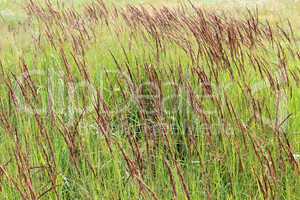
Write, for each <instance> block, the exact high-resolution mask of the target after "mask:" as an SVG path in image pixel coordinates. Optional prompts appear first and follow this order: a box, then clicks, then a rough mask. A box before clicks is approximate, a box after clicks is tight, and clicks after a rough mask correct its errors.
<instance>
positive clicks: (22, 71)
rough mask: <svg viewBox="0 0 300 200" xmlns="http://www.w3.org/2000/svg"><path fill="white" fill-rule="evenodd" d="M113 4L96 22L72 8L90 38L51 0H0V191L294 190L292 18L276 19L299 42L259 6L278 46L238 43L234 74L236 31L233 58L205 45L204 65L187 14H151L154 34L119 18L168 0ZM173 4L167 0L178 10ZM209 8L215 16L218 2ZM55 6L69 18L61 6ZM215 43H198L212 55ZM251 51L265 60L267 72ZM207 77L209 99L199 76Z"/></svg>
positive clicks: (278, 194)
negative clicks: (179, 17)
mask: <svg viewBox="0 0 300 200" xmlns="http://www.w3.org/2000/svg"><path fill="white" fill-rule="evenodd" d="M33 2H37V1H33ZM105 2H106V5H108V10H109V11H108V12H109V13H108V15H107V18H105V17H103V18H101V19H100V18H99V19H97V20H96V19H94V18H92V17H91V19H93V20H95V21H93V20H90V21H89V20H87V19H88V17H87V16H86V12H84V6H83V5H89V3H88V1H84V0H77V1H76V3H75V5H69V4H68V3H67V4H68V5H69V6H70V7H68V9H69V8H70V9H72V10H75V11H77V12H78V13H79V14H78V19H80V20H83V21H84V22H85V24H84V26H82V27H81V28H83V27H84V28H86V31H87V33H88V34H86V32H85V31H83V30H82V29H80V31H78V29H76V28H74V27H75V25H74V22H76V20H74V18H72V17H71V18H70V21H68V20H65V19H60V20H57V21H55V20H53V19H54V18H55V16H54V14H53V13H51V12H49V10H48V9H46V10H45V11H43V12H41V13H43V14H44V15H42V17H41V15H39V14H40V12H33V13H31V14H30V13H27V14H26V12H25V8H23V6H24V5H25V3H24V1H18V4H14V3H12V2H11V1H3V2H1V0H0V14H1V16H2V20H1V21H0V23H1V24H2V25H3V26H2V27H1V28H0V30H1V31H2V32H3V37H1V38H0V61H1V67H0V152H2V153H1V154H0V199H7V200H10V199H26V200H27V199H39V198H40V199H66V200H70V199H91V200H92V199H93V200H94V199H116V200H117V199H122V200H123V199H124V200H126V199H128V200H130V199H155V198H157V199H172V198H173V199H195V200H198V199H224V200H225V199H226V200H227V199H228V200H229V199H291V200H294V199H299V197H300V190H299V188H300V178H299V173H300V171H299V160H296V159H294V160H293V157H296V155H297V154H298V155H299V154H300V143H299V139H300V137H299V133H298V132H299V131H300V127H299V125H298V124H299V120H300V118H299V117H300V116H299V113H298V108H299V103H300V102H299V97H300V96H299V95H300V93H299V83H300V81H299V80H297V78H293V74H295V75H296V77H297V76H299V71H298V69H299V67H298V66H299V64H300V60H299V58H297V57H296V56H293V54H292V53H291V52H293V53H298V52H299V51H298V46H297V41H298V38H296V41H294V40H292V39H291V38H292V34H291V33H290V32H289V31H290V30H289V27H288V24H287V23H286V22H285V21H283V22H280V23H279V27H283V30H285V31H286V32H287V33H288V37H289V39H290V40H292V41H291V42H288V41H287V39H286V38H285V37H284V35H283V34H282V33H281V32H280V31H279V29H278V27H277V26H276V24H275V22H273V21H276V19H277V18H276V17H273V16H274V15H275V14H274V13H273V14H272V15H271V16H270V15H268V12H269V11H267V9H266V10H262V11H261V13H262V14H261V17H260V19H259V22H261V23H262V24H260V25H259V29H260V30H266V24H265V21H264V20H265V19H270V21H271V27H272V28H273V31H274V41H272V40H270V39H268V38H266V37H265V36H264V35H263V34H262V35H259V36H254V40H255V42H254V43H255V45H254V46H252V47H249V46H248V45H247V44H246V42H245V43H243V42H241V40H240V39H237V41H238V42H241V43H240V44H241V45H242V46H241V48H240V49H239V50H241V51H242V54H243V55H244V56H245V59H244V62H245V63H244V69H243V70H244V71H240V70H241V69H242V66H241V65H240V64H236V63H235V60H234V59H236V60H238V61H241V60H240V59H241V58H240V57H239V56H237V57H234V56H232V55H231V52H230V49H231V47H230V45H229V44H228V43H227V42H226V41H227V37H226V36H227V35H226V34H228V32H224V34H225V36H224V37H221V39H220V42H221V43H222V45H223V46H222V49H223V52H222V53H224V55H228V58H229V60H228V65H227V66H226V65H222V64H220V63H218V61H212V60H211V58H210V56H211V54H209V53H208V52H206V51H205V49H202V51H203V52H205V53H206V54H203V56H202V57H199V59H198V60H197V59H195V58H192V57H193V56H191V55H192V53H191V52H193V53H194V55H195V57H196V56H197V50H198V49H197V48H198V47H199V46H197V44H198V43H197V40H196V39H195V37H194V35H193V33H192V31H191V30H189V29H188V24H184V22H183V21H181V22H182V24H181V25H182V26H180V25H179V24H177V23H176V22H174V24H171V25H169V26H170V27H169V26H168V25H165V26H163V25H159V24H158V21H155V23H154V25H153V24H152V25H153V26H152V27H154V28H156V29H155V30H156V31H158V32H154V33H153V32H151V29H147V28H149V27H151V26H150V25H149V26H148V25H142V24H141V21H142V20H145V19H146V17H145V15H142V14H141V12H140V13H139V14H141V15H142V17H141V18H135V17H133V19H132V20H133V21H132V22H136V23H137V24H136V25H135V26H133V25H132V26H130V25H129V24H128V23H126V20H125V19H124V18H123V17H122V15H121V14H120V13H123V14H125V15H126V14H128V16H129V15H131V14H132V12H130V11H128V10H127V11H126V10H123V9H122V8H124V7H125V4H128V3H129V4H132V5H134V4H139V3H144V4H146V5H148V3H152V4H154V5H156V6H157V7H158V8H160V6H161V5H162V3H161V2H160V1H143V2H142V1H128V0H126V1H125V0H124V1H122V2H121V1H120V2H118V3H115V2H114V1H105ZM176 2H177V1H172V2H171V1H170V2H169V1H168V2H167V3H166V5H167V6H169V9H173V8H176V6H177V5H178V4H176ZM111 3H115V4H117V5H116V6H117V7H118V9H119V10H118V12H119V15H118V16H114V14H113V13H114V10H113V9H112V8H113V7H112V4H111ZM223 3H224V2H223ZM204 4H205V6H207V7H206V9H207V12H210V13H212V14H215V13H219V11H215V9H217V10H218V9H221V8H222V6H220V7H217V6H215V4H214V3H212V2H211V1H207V2H205V3H204ZM295 5H296V4H295ZM73 6H74V7H73ZM42 7H43V8H45V5H44V4H43V6H42ZM216 7H217V8H216ZM52 8H53V9H55V10H56V11H57V13H58V15H59V16H60V17H61V16H63V15H62V12H63V11H65V10H64V8H58V7H57V5H55V4H53V5H52ZM147 8H148V9H150V8H149V7H147ZM186 9H187V10H186V12H187V13H185V14H184V16H185V17H186V18H185V19H188V20H191V21H190V22H191V24H192V25H194V26H195V27H197V26H200V25H199V24H200V19H198V18H197V15H196V13H195V11H194V10H193V9H192V8H191V6H190V5H187V8H186ZM19 10H20V11H21V12H18V11H19ZM150 10H151V9H150ZM279 10H280V9H279ZM3 11H4V12H3ZM8 11H9V12H8ZM101 11H102V10H101V8H99V9H98V10H97V11H96V12H97V13H98V12H99V13H100V12H101ZM240 12H241V11H240ZM253 12H255V11H253ZM280 12H282V11H280ZM280 12H279V11H278V13H280ZM3 13H4V15H3ZM17 13H21V14H17ZM204 13H205V14H207V13H206V11H204ZM242 13H243V16H242V15H240V14H236V13H233V15H235V18H236V19H237V21H238V22H240V23H245V21H246V19H248V18H249V17H251V16H248V15H247V14H246V13H247V12H246V10H245V9H243V12H242ZM152 14H153V15H155V13H152V12H151V11H150V15H149V16H150V17H153V15H152ZM264 14H265V15H266V16H263V15H264ZM47 15H48V18H43V17H44V16H47ZM215 15H216V16H218V14H215ZM206 17H207V16H206ZM293 18H294V16H291V19H293ZM138 19H140V20H141V21H139V20H138ZM151 19H152V20H154V18H151ZM207 19H208V18H207ZM51 20H53V21H51ZM80 20H79V21H80ZM106 20H107V21H106ZM134 20H136V21H134ZM162 21H164V22H170V21H172V20H170V21H168V20H167V18H166V17H164V18H163V19H162ZM143 22H144V21H143ZM224 22H228V23H229V24H230V23H232V26H233V27H235V26H239V25H240V24H238V22H236V21H231V20H230V19H224ZM106 23H108V24H109V25H107V24H106ZM198 23H199V24H198ZM210 23H211V24H210V25H215V24H214V23H212V22H210ZM146 24H147V23H146ZM245 24H247V23H245ZM292 24H293V26H294V27H297V24H296V22H293V21H292ZM60 26H64V28H61V27H60ZM203 26H204V25H203ZM224 26H225V27H227V26H226V25H225V24H224ZM228 27H230V25H228ZM135 28H136V29H135ZM206 28H207V27H206ZM149 30H150V31H149ZM212 33H216V32H214V31H212ZM155 34H157V35H158V36H157V38H158V39H159V42H160V44H161V45H162V48H160V47H159V48H158V43H159V42H158V41H157V38H156V37H155V36H156V35H155ZM198 34H199V35H201V34H202V35H205V36H206V37H209V36H211V37H213V38H214V37H215V35H212V34H206V33H198ZM294 35H295V37H297V36H298V35H299V33H298V32H297V29H294ZM49 36H50V37H49ZM243 36H244V37H245V38H246V39H247V38H248V37H249V36H247V33H246V32H245V33H244V32H243ZM74 38H75V40H76V41H77V42H74ZM183 38H185V39H186V40H182V39H183ZM257 38H258V39H257ZM214 39H215V38H214ZM256 39H257V41H256ZM184 42H187V43H184ZM206 42H207V43H206ZM209 42H210V41H209V38H208V39H207V38H206V40H203V41H201V44H203V47H206V48H207V49H209V50H215V49H214V48H215V47H216V46H217V44H216V43H213V44H214V45H212V43H209ZM272 43H273V44H272ZM276 43H280V44H281V45H282V46H284V48H283V50H280V48H279V47H278V46H276ZM260 44H263V45H264V47H262V46H260ZM74 45H75V46H76V47H74ZM184 45H190V49H191V52H188V51H186V49H185V46H184ZM216 48H217V47H216ZM288 48H291V51H289V50H288ZM82 50H83V52H82ZM62 52H64V53H62ZM278 52H280V55H281V54H284V55H285V59H283V60H282V63H283V64H286V66H287V73H288V75H289V84H286V83H285V82H281V85H280V86H278V88H277V89H276V88H272V86H270V79H268V78H270V77H268V76H267V73H266V72H269V73H270V76H271V78H273V79H274V80H275V82H276V79H277V80H278V81H280V80H282V79H283V77H284V73H285V72H284V68H280V67H278V66H279V61H280V58H281V57H280V56H279V55H278ZM233 54H234V53H233ZM63 55H65V56H63ZM246 55H251V56H253V58H257V59H258V61H261V62H262V63H264V61H263V60H265V63H264V64H265V67H264V70H265V71H264V72H263V77H261V75H260V71H259V70H258V66H257V65H256V64H253V61H251V59H250V58H249V57H246ZM73 56H74V57H75V58H76V59H77V60H74V59H73ZM193 59H194V61H193ZM216 59H217V58H216ZM220 60H221V62H224V60H225V58H224V57H222V58H220ZM66 62H67V63H68V64H66ZM76 62H77V63H81V64H79V66H78V65H77V63H76ZM261 65H262V64H261ZM25 66H26V67H28V71H27V69H26V67H25ZM68 67H69V69H68ZM212 69H216V71H215V73H217V74H218V75H217V76H218V81H216V80H215V79H214V75H213V74H212V71H211V70H212ZM85 73H87V74H88V76H89V78H87V77H86V76H85V75H86V74H85ZM197 73H198V74H197ZM28 74H29V75H30V76H29V79H28V76H27V75H28ZM199 74H201V75H202V76H201V75H199ZM203 76H204V77H203ZM205 76H206V78H207V80H208V82H209V84H208V85H209V87H211V88H210V89H211V90H212V94H211V95H212V96H213V97H211V96H209V95H207V93H209V92H208V91H207V90H209V89H208V88H207V87H206V86H207V85H206V84H207V83H203V82H202V81H201V78H204V79H205ZM71 79H72V80H71ZM151 86H152V87H153V86H155V88H152V87H151ZM249 91H251V94H250V93H248V92H249ZM283 93H286V94H285V95H283ZM278 95H281V96H282V99H279V100H278ZM284 98H286V99H284ZM16 99H17V100H16ZM276 101H279V103H276ZM253 102H254V103H253ZM162 103H163V106H162ZM254 104H255V105H256V106H259V105H260V106H261V110H259V109H258V107H255V108H254V107H253V105H254ZM203 113H204V115H203ZM255 117H257V119H256V118H255ZM287 117H288V118H287ZM276 120H277V121H278V123H281V122H282V126H281V127H277V128H276V127H275V125H276ZM205 126H209V128H210V132H209V131H207V129H205ZM209 134H211V136H209ZM291 154H294V155H291ZM168 165H169V166H168ZM22 195H23V197H22Z"/></svg>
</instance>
